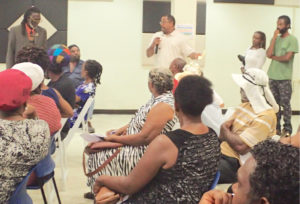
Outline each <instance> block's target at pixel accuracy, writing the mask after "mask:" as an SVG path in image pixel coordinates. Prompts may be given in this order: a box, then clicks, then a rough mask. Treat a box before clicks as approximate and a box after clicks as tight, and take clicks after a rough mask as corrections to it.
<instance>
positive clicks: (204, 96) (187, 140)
mask: <svg viewBox="0 0 300 204" xmlns="http://www.w3.org/2000/svg"><path fill="white" fill-rule="evenodd" d="M212 93H213V91H212V89H211V83H210V82H209V81H208V80H207V79H205V78H203V77H199V76H196V75H191V76H187V77H184V78H183V79H182V80H181V81H180V83H179V85H178V86H177V89H176V91H175V110H176V115H177V116H178V118H179V121H180V126H181V129H177V130H175V131H172V132H167V133H165V134H161V135H159V136H157V137H155V138H154V139H153V141H152V142H151V143H150V144H149V147H148V148H147V150H146V152H145V154H144V156H143V157H142V158H141V160H140V161H139V162H138V164H137V166H136V167H135V168H134V169H133V170H132V171H131V172H130V174H129V175H128V176H122V177H118V176H106V175H102V176H100V177H98V178H97V179H96V182H95V185H94V193H97V192H98V191H99V188H100V187H101V186H106V187H108V188H109V189H112V190H114V191H117V192H119V193H123V194H130V195H131V197H130V198H129V200H127V201H126V203H197V202H199V199H200V198H201V196H202V194H203V193H204V192H206V191H208V190H209V189H210V186H211V184H212V182H213V180H214V177H215V175H216V172H217V169H218V164H219V158H220V144H219V142H218V137H217V135H216V133H215V132H214V131H213V130H212V129H209V128H208V127H207V126H205V125H204V124H203V123H202V122H201V119H200V115H201V113H202V111H203V109H204V108H205V106H206V105H208V104H210V103H211V102H212Z"/></svg>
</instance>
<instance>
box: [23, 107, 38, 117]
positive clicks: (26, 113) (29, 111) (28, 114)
mask: <svg viewBox="0 0 300 204" xmlns="http://www.w3.org/2000/svg"><path fill="white" fill-rule="evenodd" d="M23 117H24V118H27V119H35V118H37V113H36V111H35V108H34V106H32V105H30V104H27V105H26V108H25V111H24V112H23Z"/></svg>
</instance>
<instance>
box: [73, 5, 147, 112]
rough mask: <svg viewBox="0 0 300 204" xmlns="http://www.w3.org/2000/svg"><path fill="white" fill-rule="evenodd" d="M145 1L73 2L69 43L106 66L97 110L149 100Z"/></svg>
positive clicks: (97, 99) (126, 107)
mask: <svg viewBox="0 0 300 204" xmlns="http://www.w3.org/2000/svg"><path fill="white" fill-rule="evenodd" d="M142 11H143V9H142V1H141V0H113V1H86V0H76V1H72V0H70V1H69V6H68V44H71V43H75V44H78V46H80V49H81V54H82V59H85V60H87V59H96V60H98V61H99V62H100V63H101V64H102V66H103V75H102V79H101V80H102V81H101V83H102V84H101V85H100V86H98V88H97V94H96V106H95V108H96V109H136V108H138V107H139V106H140V105H142V104H144V103H145V102H146V101H147V100H148V99H149V96H150V94H149V91H148V87H147V80H148V71H149V70H148V69H145V68H143V67H142V65H141V61H142V54H145V51H144V50H142Z"/></svg>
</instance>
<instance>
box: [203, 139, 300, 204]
mask: <svg viewBox="0 0 300 204" xmlns="http://www.w3.org/2000/svg"><path fill="white" fill-rule="evenodd" d="M251 153H252V156H251V157H250V158H249V159H248V160H247V161H246V163H245V164H244V165H243V166H241V167H240V169H239V171H238V176H237V178H238V183H236V184H234V185H233V186H232V190H233V193H234V194H228V193H225V192H223V191H220V190H211V191H208V192H206V193H205V194H204V195H203V197H202V199H201V201H200V203H199V204H245V203H249V204H250V203H251V204H256V203H257V204H262V203H263V204H299V190H300V189H299V179H300V178H299V170H300V169H299V166H300V164H299V157H300V155H299V153H300V152H299V147H298V148H297V147H293V146H290V145H286V144H282V143H280V142H276V141H272V140H265V141H263V142H261V143H259V144H257V145H256V146H254V147H253V149H252V150H251Z"/></svg>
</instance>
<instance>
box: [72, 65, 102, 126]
mask: <svg viewBox="0 0 300 204" xmlns="http://www.w3.org/2000/svg"><path fill="white" fill-rule="evenodd" d="M101 74H102V66H101V64H99V63H98V62H97V61H95V60H87V61H86V62H84V64H83V67H82V71H81V75H82V78H84V81H83V82H82V83H81V84H80V85H79V86H78V87H77V88H76V98H75V101H76V108H75V109H74V116H73V117H72V118H70V121H71V127H72V126H73V125H74V123H75V121H76V119H77V118H78V115H79V113H80V112H81V110H82V108H83V106H84V104H85V102H86V101H87V100H88V99H89V97H90V96H92V97H93V96H95V93H96V85H97V84H100V77H101ZM85 119H86V118H85Z"/></svg>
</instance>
